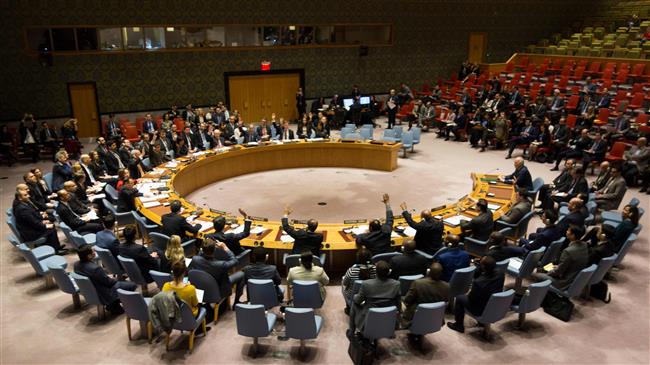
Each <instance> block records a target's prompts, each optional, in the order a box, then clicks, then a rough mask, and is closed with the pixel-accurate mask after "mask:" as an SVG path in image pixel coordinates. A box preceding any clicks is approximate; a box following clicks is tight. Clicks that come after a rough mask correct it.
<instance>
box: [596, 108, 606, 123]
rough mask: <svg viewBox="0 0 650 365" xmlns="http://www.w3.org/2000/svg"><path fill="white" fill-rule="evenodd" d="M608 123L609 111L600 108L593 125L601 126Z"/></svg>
mask: <svg viewBox="0 0 650 365" xmlns="http://www.w3.org/2000/svg"><path fill="white" fill-rule="evenodd" d="M608 123H609V109H607V108H600V109H599V110H598V117H597V118H596V119H595V120H594V124H596V125H599V126H601V125H605V124H608Z"/></svg>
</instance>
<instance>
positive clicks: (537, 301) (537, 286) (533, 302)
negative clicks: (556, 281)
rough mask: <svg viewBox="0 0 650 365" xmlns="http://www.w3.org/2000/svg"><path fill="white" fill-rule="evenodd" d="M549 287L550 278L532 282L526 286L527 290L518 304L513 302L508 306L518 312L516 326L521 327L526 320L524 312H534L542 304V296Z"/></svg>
mask: <svg viewBox="0 0 650 365" xmlns="http://www.w3.org/2000/svg"><path fill="white" fill-rule="evenodd" d="M550 287H551V281H550V280H544V281H540V282H538V283H532V284H530V285H529V286H528V290H526V293H525V294H524V296H523V297H522V298H521V301H519V303H518V304H513V305H511V306H510V309H512V311H513V312H515V313H519V319H518V322H517V327H519V328H523V326H524V321H525V320H526V314H527V313H531V312H534V311H536V310H537V309H539V307H541V306H542V302H543V301H544V297H545V296H546V293H547V292H548V289H549V288H550Z"/></svg>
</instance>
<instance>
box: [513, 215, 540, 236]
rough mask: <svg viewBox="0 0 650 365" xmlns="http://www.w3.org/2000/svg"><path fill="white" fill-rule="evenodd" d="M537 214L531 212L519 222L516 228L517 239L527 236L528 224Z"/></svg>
mask: <svg viewBox="0 0 650 365" xmlns="http://www.w3.org/2000/svg"><path fill="white" fill-rule="evenodd" d="M534 214H535V212H533V211H531V212H528V213H526V214H525V215H524V216H523V217H521V219H520V220H519V222H517V227H515V236H516V237H521V236H523V235H525V234H526V232H527V231H528V223H530V219H531V218H533V215H534Z"/></svg>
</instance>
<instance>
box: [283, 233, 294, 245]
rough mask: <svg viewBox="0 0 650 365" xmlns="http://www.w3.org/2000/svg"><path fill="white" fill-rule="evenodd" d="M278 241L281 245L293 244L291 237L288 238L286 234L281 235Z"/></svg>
mask: <svg viewBox="0 0 650 365" xmlns="http://www.w3.org/2000/svg"><path fill="white" fill-rule="evenodd" d="M280 241H282V242H283V243H292V242H295V240H294V239H293V237H291V236H289V235H288V234H283V235H282V236H281V237H280Z"/></svg>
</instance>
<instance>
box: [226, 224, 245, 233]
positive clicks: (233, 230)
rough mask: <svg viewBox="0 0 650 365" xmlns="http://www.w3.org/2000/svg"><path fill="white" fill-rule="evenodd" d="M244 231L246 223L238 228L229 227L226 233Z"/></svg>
mask: <svg viewBox="0 0 650 365" xmlns="http://www.w3.org/2000/svg"><path fill="white" fill-rule="evenodd" d="M242 232H244V225H240V226H238V227H237V228H233V229H229V230H228V231H226V233H232V234H239V233H242Z"/></svg>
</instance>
